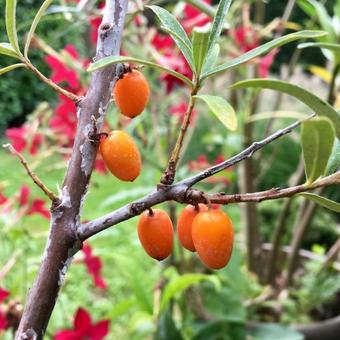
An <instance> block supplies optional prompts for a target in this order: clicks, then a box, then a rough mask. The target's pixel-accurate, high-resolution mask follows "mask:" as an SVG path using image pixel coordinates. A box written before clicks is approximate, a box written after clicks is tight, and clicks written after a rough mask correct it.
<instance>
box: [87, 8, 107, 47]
mask: <svg viewBox="0 0 340 340" xmlns="http://www.w3.org/2000/svg"><path fill="white" fill-rule="evenodd" d="M104 7H105V2H100V3H99V4H98V9H102V8H104ZM101 22H102V17H101V16H95V17H92V18H90V19H89V24H90V41H91V42H92V43H93V44H97V39H98V28H99V26H100V24H101Z"/></svg>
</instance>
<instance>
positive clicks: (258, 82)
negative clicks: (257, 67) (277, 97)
mask: <svg viewBox="0 0 340 340" xmlns="http://www.w3.org/2000/svg"><path fill="white" fill-rule="evenodd" d="M246 87H260V88H263V89H271V90H277V91H280V92H283V93H286V94H289V95H291V96H293V97H295V98H297V99H299V100H301V101H302V102H303V103H305V104H306V105H307V106H309V107H310V108H311V109H312V111H313V112H315V113H316V114H317V115H319V116H325V117H327V118H329V119H330V120H331V121H332V122H333V124H334V126H335V131H336V135H337V137H338V139H340V114H339V113H338V112H337V111H336V110H334V109H333V108H332V106H330V105H329V104H328V103H326V102H325V101H323V100H322V99H320V98H319V97H317V96H316V95H315V94H313V93H311V92H309V91H307V90H305V89H303V88H302V87H299V86H297V85H293V84H290V83H288V82H284V81H280V80H272V79H250V80H245V81H240V82H238V83H236V84H234V85H232V86H231V88H232V89H240V88H246Z"/></svg>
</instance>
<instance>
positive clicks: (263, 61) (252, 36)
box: [231, 26, 279, 78]
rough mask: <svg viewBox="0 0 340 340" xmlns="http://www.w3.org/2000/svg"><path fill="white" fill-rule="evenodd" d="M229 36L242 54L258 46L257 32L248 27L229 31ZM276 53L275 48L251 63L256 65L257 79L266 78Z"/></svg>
mask: <svg viewBox="0 0 340 340" xmlns="http://www.w3.org/2000/svg"><path fill="white" fill-rule="evenodd" d="M231 34H232V36H233V38H234V40H235V42H236V44H237V45H238V46H239V48H240V51H241V52H242V53H246V52H248V51H251V50H252V49H254V48H256V47H258V46H259V45H260V39H259V36H258V34H257V32H256V31H255V30H254V29H253V28H252V27H250V26H239V27H238V28H236V29H235V30H234V31H231ZM278 51H279V49H277V48H276V49H274V50H273V51H271V52H270V53H269V54H267V55H266V56H264V57H257V58H255V59H254V60H253V62H255V63H256V65H257V73H258V76H259V77H261V78H266V77H268V73H269V69H270V67H271V65H272V63H273V61H274V57H275V55H276V54H277V53H278Z"/></svg>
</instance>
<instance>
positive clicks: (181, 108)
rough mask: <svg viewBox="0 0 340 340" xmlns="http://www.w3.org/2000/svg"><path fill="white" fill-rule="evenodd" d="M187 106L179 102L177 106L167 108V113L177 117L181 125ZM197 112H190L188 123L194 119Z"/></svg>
mask: <svg viewBox="0 0 340 340" xmlns="http://www.w3.org/2000/svg"><path fill="white" fill-rule="evenodd" d="M187 108H188V105H187V103H186V102H181V103H179V104H178V105H173V106H171V107H170V108H169V112H170V114H171V115H174V116H178V119H179V120H180V122H181V123H182V122H183V120H184V117H185V113H186V111H187ZM196 114H197V111H196V110H195V109H194V110H193V111H192V112H191V117H190V123H191V122H192V121H193V120H194V119H195V117H196Z"/></svg>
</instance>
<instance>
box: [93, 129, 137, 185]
mask: <svg viewBox="0 0 340 340" xmlns="http://www.w3.org/2000/svg"><path fill="white" fill-rule="evenodd" d="M99 149H100V153H101V154H102V157H103V160H104V162H105V164H106V166H107V167H108V169H109V170H110V171H111V173H112V174H113V175H114V176H116V177H117V178H119V179H120V180H122V181H133V180H135V179H136V178H137V177H138V175H139V174H140V171H141V167H142V161H141V156H140V153H139V151H138V148H137V145H136V143H135V142H134V140H133V139H132V138H131V137H130V136H129V135H128V134H127V133H126V132H124V131H118V130H116V131H112V132H111V133H110V135H109V136H108V137H107V138H104V139H102V140H101V141H100V144H99Z"/></svg>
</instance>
